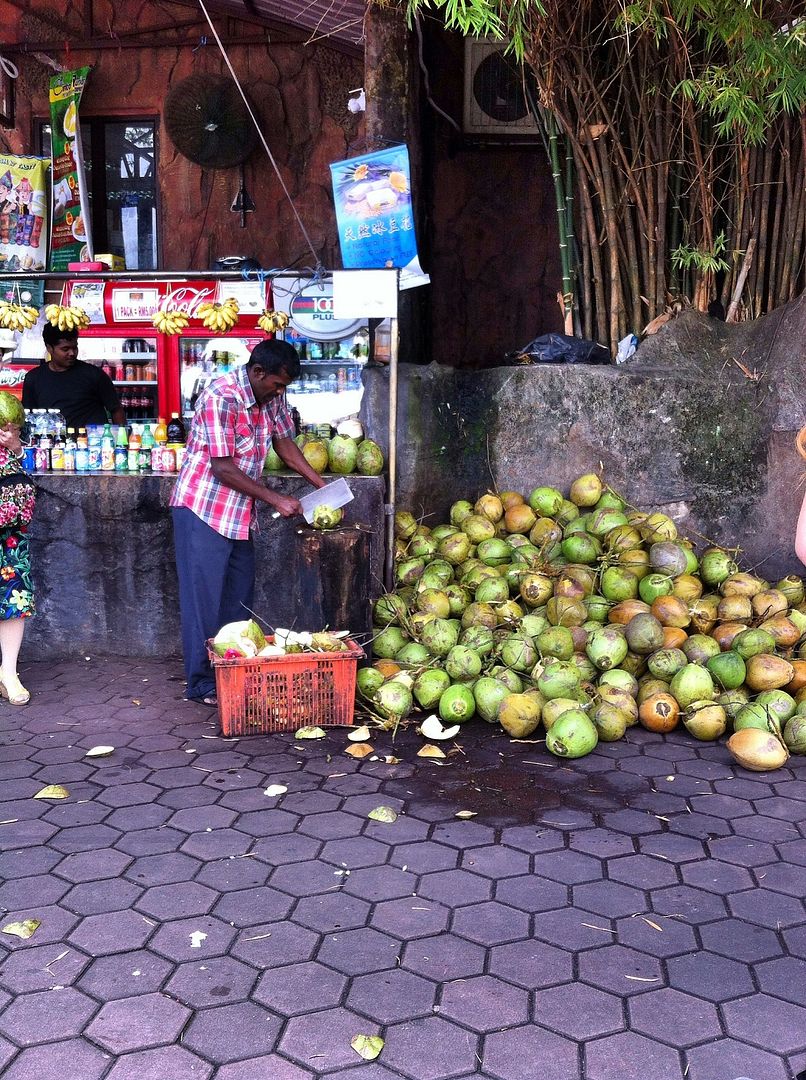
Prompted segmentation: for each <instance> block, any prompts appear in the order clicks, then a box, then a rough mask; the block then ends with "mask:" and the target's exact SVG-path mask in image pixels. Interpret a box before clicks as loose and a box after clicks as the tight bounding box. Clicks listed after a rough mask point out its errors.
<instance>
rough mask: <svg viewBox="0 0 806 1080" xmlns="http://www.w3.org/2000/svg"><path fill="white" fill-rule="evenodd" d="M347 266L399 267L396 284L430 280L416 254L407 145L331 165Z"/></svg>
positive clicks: (337, 214) (362, 267)
mask: <svg viewBox="0 0 806 1080" xmlns="http://www.w3.org/2000/svg"><path fill="white" fill-rule="evenodd" d="M330 173H331V178H332V181H333V196H334V200H335V204H336V221H337V223H338V227H339V243H340V245H341V259H342V263H343V265H344V268H345V270H369V269H375V270H382V269H389V268H395V267H397V268H398V269H399V270H400V288H401V289H410V288H412V287H413V286H415V285H426V284H428V281H429V277H428V275H427V274H424V273H423V270H422V267H421V266H420V260H419V258H418V255H417V238H416V236H415V234H414V216H413V213H412V203H411V170H410V167H409V151H408V148H407V147H406V146H391V147H388V148H387V149H386V150H377V151H376V152H375V153H374V154H363V155H362V156H361V157H356V158H350V159H349V160H347V161H336V162H334V163H333V164H332V165H331V166H330Z"/></svg>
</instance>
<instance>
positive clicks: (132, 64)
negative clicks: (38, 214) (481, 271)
mask: <svg viewBox="0 0 806 1080" xmlns="http://www.w3.org/2000/svg"><path fill="white" fill-rule="evenodd" d="M0 8H2V14H4V15H7V19H8V20H9V23H8V25H9V28H11V27H14V33H13V34H12V35H11V36H13V37H14V38H16V39H17V40H26V41H30V42H39V43H43V42H44V43H45V44H44V45H43V46H42V48H41V49H40V50H35V51H34V54H30V53H20V54H15V56H14V60H15V62H16V63H17V65H18V66H19V69H20V77H19V79H18V80H17V86H16V99H17V122H16V127H15V128H14V129H11V130H2V129H0V147H2V148H3V149H6V150H10V151H11V152H13V153H32V152H36V150H37V146H36V143H35V127H36V122H37V121H39V120H46V119H47V116H48V80H49V78H50V76H51V74H52V70H51V68H50V67H48V65H47V62H46V61H43V60H42V56H43V55H51V56H52V57H53V59H54V60H56V61H57V62H58V63H60V64H64V65H67V66H74V67H80V66H82V65H85V64H90V65H92V72H91V74H90V78H89V80H88V83H87V87H86V89H85V91H84V95H83V97H82V101H81V115H82V117H91V116H101V117H121V116H123V117H125V116H132V117H157V118H161V115H162V109H163V104H164V101H165V97H166V94H167V92H168V89H169V87H170V86H172V85H175V84H176V83H177V82H178V81H180V80H181V79H183V78H185V77H186V76H187V75H190V74H192V73H195V72H209V73H215V74H227V71H226V68H225V66H224V62H223V59H222V58H221V55H220V53H219V51H218V48H217V47H216V45H215V42H214V41H212V39H210V40H209V43H208V44H206V45H203V46H200V47H199V48H198V50H196V51H194V50H193V49H192V48H191V47H189V46H188V45H187V44H184V45H176V46H171V45H170V44H168V42H170V41H171V40H173V38H174V37H175V35H173V34H172V33H171V32H163V33H162V34H160V40H161V44H160V47H145V48H120V49H115V48H109V49H98V50H92V51H90V50H80V49H75V48H72V49H70V51H69V52H68V53H65V49H64V45H65V42H66V41H69V40H70V39H71V38H72V39H73V40H81V39H82V38H84V37H85V34H86V29H85V26H84V23H83V18H84V12H83V8H84V5H83V4H81V3H75V2H73V3H67V4H56V3H54V0H31V3H30V4H29V5H28V10H27V11H26V12H25V14H22V13H21V12H20V11H19V10H18V9H16V8H14V7H12V6H11V5H10V4H2V5H0ZM171 13H173V15H174V18H175V20H176V22H182V21H185V22H187V21H188V20H189V19H192V18H193V16H194V14H195V15H196V16H198V12H197V11H196V12H195V13H194V11H193V9H185V8H178V7H177V6H171V5H167V6H166V7H163V6H162V5H158V4H154V3H153V2H149V0H131V2H127V3H126V4H113V3H111V0H106V2H98V0H96V2H95V3H94V4H93V17H94V26H95V27H96V33H99V32H100V31H99V28H101V27H103V28H107V27H110V28H113V30H114V33H115V34H117V35H119V38H120V40H121V41H122V42H123V41H125V40H132V38H131V35H132V34H134V33H136V34H139V35H141V36H144V37H145V36H147V35H148V34H149V32H150V28H153V27H156V26H165V25H166V24H168V23H169V22H170V21H171ZM216 22H217V25H218V26H219V27H220V28H221V32H222V34H224V35H225V36H226V35H227V34H228V33H229V34H231V35H232V37H233V38H237V37H238V36H249V37H251V38H255V37H256V36H258V35H259V34H260V29H259V27H257V26H256V25H254V24H249V23H241V22H238V21H237V20H227V19H222V18H221V16H220V15H217V16H216ZM204 26H205V28H206V23H205V24H204ZM202 29H203V28H202V26H201V25H199V26H198V28H197V30H196V28H194V29H191V30H187V31H185V30H183V31H179V32H178V33H180V34H181V38H182V39H184V40H185V41H187V40H188V36H189V35H190V34H193V33H194V32H198V33H199V34H201V32H202ZM206 33H207V34H208V36H209V30H206ZM151 40H152V41H153V40H154V39H153V38H152V39H151ZM267 40H268V39H267ZM279 40H280V43H278V44H274V43H272V44H271V46H269V45H258V44H253V45H245V46H242V45H238V44H228V45H227V50H228V52H229V54H230V58H231V60H232V64H233V67H234V68H235V71H236V72H237V73H238V76H239V78H240V79H241V80H242V83H243V85H244V88H245V89H246V91H247V93H248V94H249V96H250V99H251V101H252V102H253V105H254V106H255V109H256V113H257V116H258V117H259V119H260V121H261V123H262V126H263V131H264V133H265V136H266V139H267V141H268V144H269V147H270V148H271V151H272V153H273V155H274V156H275V158H276V160H277V163H278V166H279V168H280V172H281V174H282V177H283V180H284V181H285V183H286V184H287V185H288V187H289V190H290V192H291V194H292V196H293V198H294V200H295V202H296V205H297V209H298V210H299V213H300V216H301V217H302V220H303V222H304V223H305V226H306V228H307V229H308V231H309V233H310V236H311V239H312V242H313V244H314V247H315V248H316V250H317V252H318V254H319V255H320V258H321V259H322V261H323V262H324V263H325V265H329V266H333V265H340V263H339V262H338V261H337V260H338V237H337V233H336V224H335V217H334V214H333V206H332V197H331V187H330V172H329V169H328V165H329V163H330V162H331V161H338V160H339V159H341V158H345V157H349V156H350V155H351V154H352V153H356V152H358V151H357V150H356V149H354V146H355V144H356V142H357V141H358V140H360V139H361V120H360V118H356V117H355V116H354V115H353V114H351V113H349V112H348V111H347V108H346V104H347V98H348V90H351V89H353V88H354V87H356V86H360V85H361V82H362V78H363V64H362V62H361V60H360V59H356V58H353V57H350V56H346V55H344V54H343V53H340V52H337V51H335V50H333V49H330V48H326V47H325V46H314V47H308V46H303V45H301V44H282V43H281V42H282V37H280V39H279ZM48 42H52V43H53V52H52V53H50V54H49V53H48V46H47V43H48ZM37 54H38V55H37ZM245 180H246V187H247V190H248V191H249V193H250V194H251V196H252V198H253V199H254V202H255V204H256V210H255V212H254V213H251V214H249V215H248V216H247V227H246V228H245V229H241V228H240V218H239V217H238V215H237V214H234V213H231V212H230V205H231V204H232V201H233V199H234V198H235V195H236V194H237V191H238V184H239V179H238V170H237V168H236V169H218V170H205V169H202V168H201V167H200V166H198V165H194V164H193V163H192V162H190V161H188V160H187V159H185V158H183V157H182V156H181V155H180V154H179V153H178V151H177V150H176V149H175V148H174V147H173V145H172V144H171V141H170V139H169V138H168V135H167V132H166V130H165V126H164V124H162V123H160V125H159V133H158V183H159V197H160V208H159V214H160V226H161V227H160V246H161V252H160V266H162V267H165V268H167V269H171V270H204V269H209V268H210V266H211V265H212V263H213V261H214V260H215V259H217V258H220V257H222V256H224V255H247V256H251V257H253V258H256V259H258V260H259V261H260V262H261V263H262V265H263V266H265V267H277V266H289V265H292V264H294V263H295V262H296V261H297V260H300V259H301V260H302V262H303V265H310V264H311V262H312V256H311V253H310V251H309V250H308V247H307V245H306V243H305V240H304V238H303V236H302V234H301V232H300V229H299V226H298V224H297V223H296V220H295V219H294V216H293V212H292V210H291V207H290V206H289V204H288V201H287V200H286V198H285V195H284V194H283V191H282V188H281V185H280V181H279V180H278V178H277V176H276V175H275V172H274V170H273V168H272V167H271V164H270V163H269V161H268V159H267V157H266V154H265V151H264V150H263V149H262V147H259V148H258V149H257V150H256V151H255V152H254V153H253V154H252V156H251V157H250V159H249V161H248V162H247V163H246V166H245Z"/></svg>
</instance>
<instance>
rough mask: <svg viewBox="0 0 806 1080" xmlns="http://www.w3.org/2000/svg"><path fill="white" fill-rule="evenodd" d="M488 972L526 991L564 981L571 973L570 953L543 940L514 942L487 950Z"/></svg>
mask: <svg viewBox="0 0 806 1080" xmlns="http://www.w3.org/2000/svg"><path fill="white" fill-rule="evenodd" d="M490 972H491V973H492V974H493V975H498V976H499V977H500V978H502V979H505V980H506V981H507V982H511V983H513V984H514V985H515V986H522V987H524V988H525V989H526V990H535V989H537V988H539V987H544V986H553V985H555V984H558V983H564V982H567V981H568V980H569V979H570V978H571V977H572V974H573V966H572V956H571V953H569V952H566V951H564V950H561V949H557V948H555V947H554V946H552V945H547V944H546V943H545V942H543V941H533V940H527V941H516V942H513V943H512V944H510V945H496V946H495V947H494V948H492V949H490Z"/></svg>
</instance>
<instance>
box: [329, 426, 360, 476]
mask: <svg viewBox="0 0 806 1080" xmlns="http://www.w3.org/2000/svg"><path fill="white" fill-rule="evenodd" d="M327 456H328V463H329V466H330V471H331V472H332V473H338V474H339V475H340V476H347V475H349V474H350V473H351V472H354V471H355V463H356V459H357V457H358V446H357V445H356V441H355V439H351V438H350V436H349V435H336V436H334V437H333V438H332V439H331V440H330V446H328V449H327Z"/></svg>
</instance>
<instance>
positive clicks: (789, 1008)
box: [722, 994, 806, 1054]
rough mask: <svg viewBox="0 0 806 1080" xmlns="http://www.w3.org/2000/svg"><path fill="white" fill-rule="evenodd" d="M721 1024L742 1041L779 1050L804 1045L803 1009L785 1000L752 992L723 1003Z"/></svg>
mask: <svg viewBox="0 0 806 1080" xmlns="http://www.w3.org/2000/svg"><path fill="white" fill-rule="evenodd" d="M722 1011H723V1014H724V1017H725V1028H726V1030H727V1032H728V1034H729V1035H732V1036H733V1037H734V1038H736V1039H740V1040H741V1041H743V1042H749V1043H759V1042H763V1043H764V1045H765V1046H766V1047H767V1048H768V1049H770V1050H777V1051H778V1053H780V1054H792V1053H794V1052H795V1051H796V1050H803V1049H804V1048H806V1009H803V1008H801V1007H800V1006H799V1005H793V1004H791V1002H788V1001H781V1000H780V999H779V998H773V997H770V996H769V995H768V994H753V995H752V996H751V997H747V998H740V999H739V1000H737V1001H729V1002H727V1004H725V1005H723V1007H722Z"/></svg>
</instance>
